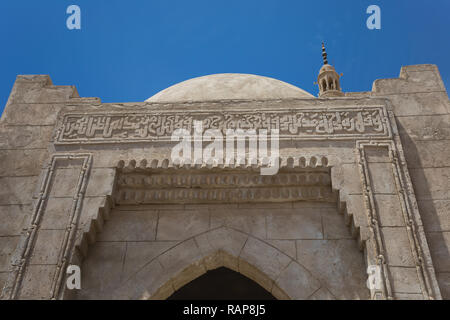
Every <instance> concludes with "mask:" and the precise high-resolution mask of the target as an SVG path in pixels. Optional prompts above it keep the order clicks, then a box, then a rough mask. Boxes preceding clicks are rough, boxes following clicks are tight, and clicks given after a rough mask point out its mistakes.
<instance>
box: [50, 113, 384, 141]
mask: <svg viewBox="0 0 450 320" xmlns="http://www.w3.org/2000/svg"><path fill="white" fill-rule="evenodd" d="M194 120H198V121H202V122H203V128H204V129H205V130H207V129H218V130H220V131H221V132H222V134H225V133H226V130H228V129H232V130H235V129H244V130H248V129H255V130H259V129H267V130H268V131H269V132H270V130H271V129H278V130H279V134H280V139H295V140H302V139H312V140H315V139H318V140H323V139H331V140H345V139H355V138H360V139H361V138H390V137H391V135H392V134H391V129H390V125H389V120H388V114H387V111H386V108H385V107H384V106H375V107H374V106H370V107H369V106H367V107H360V108H354V107H353V108H351V107H347V108H317V109H297V110H273V111H264V112H253V111H234V112H233V111H227V112H223V111H221V112H189V113H184V112H164V113H162V112H127V113H116V112H107V113H106V112H105V113H99V112H95V113H67V114H65V115H64V116H63V117H62V122H61V124H60V125H59V126H58V128H59V129H58V132H57V137H56V141H55V144H56V145H65V144H68V145H70V144H79V143H82V144H96V143H128V142H148V141H171V135H172V133H173V132H174V131H175V130H176V129H179V128H183V129H186V130H188V131H190V130H192V128H193V122H194Z"/></svg>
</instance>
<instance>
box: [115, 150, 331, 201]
mask: <svg viewBox="0 0 450 320" xmlns="http://www.w3.org/2000/svg"><path fill="white" fill-rule="evenodd" d="M317 161H318V160H317V157H311V158H309V159H308V160H306V159H305V158H302V159H301V160H299V159H294V158H289V159H288V160H287V161H281V163H282V165H281V168H280V172H279V173H278V174H276V175H273V176H263V175H260V174H259V171H258V170H257V169H256V168H255V167H252V166H248V167H245V166H241V167H225V168H223V167H222V168H212V167H211V168H208V167H199V168H191V167H190V166H186V165H185V166H175V167H174V166H171V167H166V169H163V168H162V167H161V166H160V167H159V168H158V166H157V164H156V163H155V162H153V161H151V162H150V163H151V164H154V166H153V167H152V166H146V164H147V161H141V165H140V166H139V167H136V161H135V160H131V161H130V162H129V163H128V164H127V165H125V163H124V162H123V161H122V162H120V163H119V165H118V173H119V174H118V178H117V187H118V189H119V191H118V195H117V198H116V199H115V200H116V203H118V204H141V203H171V202H172V203H187V202H206V203H208V202H227V203H229V202H252V201H257V202H280V201H298V200H311V201H315V200H317V201H319V200H320V201H336V194H335V193H333V191H332V189H331V178H330V167H328V161H327V159H326V158H325V157H322V158H320V162H319V163H318V162H317ZM162 162H163V163H166V164H167V163H169V162H168V161H166V162H165V161H164V160H163V161H162Z"/></svg>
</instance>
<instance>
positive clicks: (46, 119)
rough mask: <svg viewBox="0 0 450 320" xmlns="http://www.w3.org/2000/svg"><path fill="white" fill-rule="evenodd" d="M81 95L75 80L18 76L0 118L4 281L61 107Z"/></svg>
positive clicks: (0, 274)
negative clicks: (56, 83)
mask: <svg viewBox="0 0 450 320" xmlns="http://www.w3.org/2000/svg"><path fill="white" fill-rule="evenodd" d="M76 97H78V93H77V92H76V89H75V88H74V87H72V86H53V85H52V82H51V80H50V78H49V77H48V76H18V77H17V79H16V82H15V83H14V87H13V89H12V92H11V95H10V97H9V99H8V102H7V105H6V107H5V110H4V113H3V115H2V118H1V123H0V159H1V163H2V165H1V168H0V220H1V224H0V287H3V285H4V284H5V281H6V279H7V277H8V275H9V272H10V271H11V268H12V266H11V258H12V255H13V253H14V251H15V249H16V247H17V245H18V243H19V239H20V235H21V233H22V230H23V228H26V227H27V226H28V224H29V219H30V216H31V212H32V205H33V198H35V197H36V195H37V193H38V190H37V184H38V183H37V182H38V178H39V175H40V174H41V170H42V167H43V165H44V162H45V161H47V159H48V157H49V151H48V147H49V142H50V141H51V139H52V132H53V129H54V126H55V123H56V117H57V114H58V112H59V110H60V109H61V108H62V107H64V106H65V104H66V102H67V101H69V100H70V99H71V98H76Z"/></svg>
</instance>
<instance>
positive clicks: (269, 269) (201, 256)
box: [113, 227, 322, 300]
mask: <svg viewBox="0 0 450 320" xmlns="http://www.w3.org/2000/svg"><path fill="white" fill-rule="evenodd" d="M219 267H226V268H229V269H231V270H233V271H236V272H238V273H240V274H242V275H243V276H245V277H247V278H249V279H251V280H253V281H255V282H256V283H257V284H259V285H260V286H261V287H263V288H264V289H266V290H267V291H268V292H270V293H271V294H272V295H273V296H274V297H275V298H277V299H284V300H286V299H307V298H309V297H310V296H312V295H313V294H314V293H315V292H316V291H317V290H319V289H320V288H321V287H322V285H321V283H320V281H319V280H318V279H316V278H315V277H314V276H313V274H312V273H311V272H310V271H309V270H307V269H306V268H305V267H303V266H302V265H300V264H299V263H298V262H297V261H295V260H293V259H292V258H291V257H289V256H287V255H286V254H284V253H283V252H281V251H280V250H279V249H277V248H275V247H273V246H271V245H270V244H269V243H266V242H265V241H262V240H260V239H258V238H255V237H253V236H250V235H248V234H246V233H243V232H240V231H238V230H234V229H231V228H228V227H220V228H217V229H212V230H210V231H208V232H205V233H203V234H200V235H197V236H195V237H193V238H190V239H187V240H185V241H182V242H180V243H178V244H177V245H175V246H173V247H171V248H170V249H168V250H167V251H165V252H164V253H162V254H161V255H159V256H158V257H156V258H154V259H152V260H151V261H149V262H148V263H147V264H146V265H144V266H143V267H142V268H140V269H139V270H138V271H137V272H135V273H134V274H133V275H131V276H130V277H128V278H127V279H125V281H124V282H123V283H122V284H121V285H120V287H119V288H117V289H116V290H115V292H114V294H113V296H114V298H115V299H156V300H161V299H167V298H168V297H169V296H170V295H172V294H173V293H174V292H175V291H176V290H178V289H180V288H181V287H183V286H184V285H186V284H187V283H189V282H191V281H192V280H194V279H196V278H198V277H200V276H201V275H203V274H205V273H206V272H207V271H208V270H213V269H217V268H219Z"/></svg>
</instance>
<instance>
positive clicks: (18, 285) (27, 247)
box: [3, 154, 92, 299]
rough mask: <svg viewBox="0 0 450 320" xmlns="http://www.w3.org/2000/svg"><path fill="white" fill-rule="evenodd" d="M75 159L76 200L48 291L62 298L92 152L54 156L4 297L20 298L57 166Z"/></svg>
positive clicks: (51, 294)
mask: <svg viewBox="0 0 450 320" xmlns="http://www.w3.org/2000/svg"><path fill="white" fill-rule="evenodd" d="M71 161H79V162H80V163H79V166H80V173H79V176H78V181H77V184H76V188H75V194H73V195H72V199H73V201H72V206H71V209H70V216H69V219H68V224H67V226H66V229H65V232H64V236H63V240H62V242H61V247H60V248H57V250H58V251H59V256H58V259H57V264H56V265H55V266H54V268H55V272H54V274H53V280H52V283H51V286H50V292H49V293H46V294H44V296H45V298H49V299H58V298H60V292H61V286H62V282H63V278H64V276H65V270H66V268H67V265H68V263H69V261H70V258H71V256H72V252H73V249H74V246H73V244H74V241H75V237H76V232H77V225H78V220H79V216H80V214H81V205H82V200H83V198H84V193H85V190H86V186H87V181H88V175H89V171H90V168H91V164H92V155H91V154H55V155H53V156H52V158H51V161H50V164H49V165H48V167H47V168H46V169H45V171H44V174H43V177H42V183H41V187H40V189H39V197H38V199H37V201H36V203H35V205H34V209H33V214H32V218H31V223H30V226H29V227H28V228H27V229H26V231H25V233H24V234H23V236H22V240H21V244H20V247H19V248H18V249H19V250H18V253H17V257H16V260H15V261H14V262H13V268H14V270H13V272H12V273H11V276H10V278H9V279H8V282H7V285H6V286H5V288H4V290H3V296H4V297H7V298H9V299H16V298H19V297H20V291H21V290H23V287H24V286H25V284H24V283H23V279H24V277H25V274H26V273H27V268H28V267H29V265H30V259H31V258H32V256H33V251H34V248H35V245H36V241H37V238H38V236H39V233H40V229H41V223H42V221H43V218H44V216H45V214H46V207H47V203H48V201H49V197H50V193H51V192H52V189H53V186H54V183H55V175H56V172H57V170H59V169H57V165H58V163H70V162H71ZM75 166H76V165H75ZM49 267H50V266H49Z"/></svg>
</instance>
